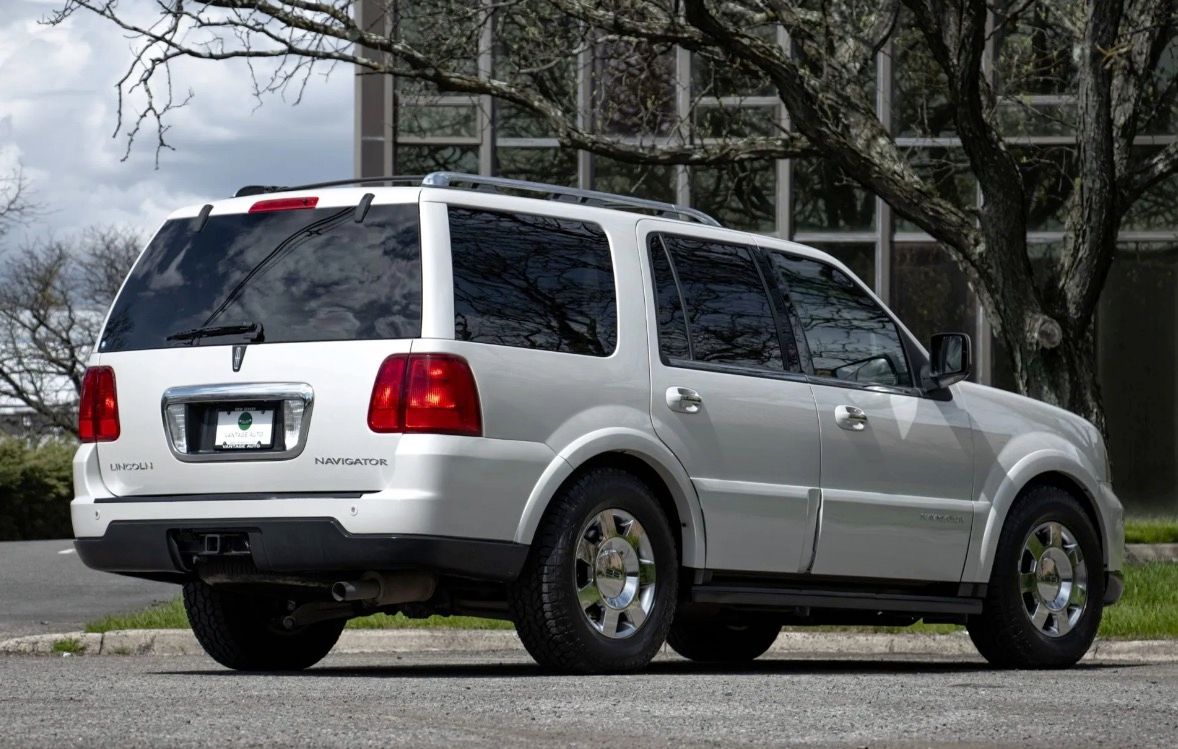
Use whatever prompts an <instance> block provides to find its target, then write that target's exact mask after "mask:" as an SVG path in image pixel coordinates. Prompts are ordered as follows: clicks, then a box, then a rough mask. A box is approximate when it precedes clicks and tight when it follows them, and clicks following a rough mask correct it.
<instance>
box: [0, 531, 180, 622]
mask: <svg viewBox="0 0 1178 749" xmlns="http://www.w3.org/2000/svg"><path fill="white" fill-rule="evenodd" d="M179 591H180V589H179V588H178V587H176V586H175V585H168V584H166V583H153V582H148V581H146V580H137V579H135V578H131V577H123V576H121V575H112V574H110V573H107V572H97V571H95V570H92V569H90V568H89V567H87V566H86V565H84V564H82V562H81V560H80V559H78V555H77V554H76V553H74V542H73V541H72V540H70V539H62V540H60V541H6V542H3V543H0V639H4V638H6V637H14V636H17V635H29V634H40V633H45V632H69V631H76V630H79V629H81V628H82V626H83V625H84V624H85V623H86V622H88V621H92V620H94V619H97V618H98V617H101V616H104V615H106V614H117V613H123V612H127V611H135V610H136V609H141V608H143V607H144V606H147V605H149V604H151V603H154V602H156V601H167V600H170V599H172V598H174V597H175V596H176V594H177V593H179Z"/></svg>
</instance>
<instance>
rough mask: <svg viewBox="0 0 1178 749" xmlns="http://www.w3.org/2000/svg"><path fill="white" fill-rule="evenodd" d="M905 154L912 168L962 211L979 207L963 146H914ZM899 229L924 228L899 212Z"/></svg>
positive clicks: (897, 215)
mask: <svg viewBox="0 0 1178 749" xmlns="http://www.w3.org/2000/svg"><path fill="white" fill-rule="evenodd" d="M906 156H907V158H908V164H909V165H910V166H911V167H912V168H913V170H914V171H915V172H916V173H917V174H918V175H920V176H921V178H922V179H924V180H925V181H926V182H928V183H929V184H930V185H931V186H932V188H933V189H934V190H935V191H936V193H937V194H938V195H940V196H941V197H942V198H944V199H946V200H948V201H949V202H950V203H952V204H953V205H955V206H957V207H958V208H961V209H963V210H967V211H972V210H975V209H976V208H977V182H976V180H975V179H974V177H973V172H972V171H971V170H970V166H969V160H968V159H967V158H966V156H965V153H964V152H963V151H962V150H961V149H960V148H913V149H910V150H909V151H908V152H907V154H906ZM896 231H923V230H922V229H921V228H920V227H919V226H917V225H916V224H914V223H912V222H911V221H909V220H908V219H906V218H904V217H903V216H901V215H899V214H896Z"/></svg>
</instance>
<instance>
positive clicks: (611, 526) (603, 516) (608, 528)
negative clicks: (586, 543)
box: [597, 510, 618, 539]
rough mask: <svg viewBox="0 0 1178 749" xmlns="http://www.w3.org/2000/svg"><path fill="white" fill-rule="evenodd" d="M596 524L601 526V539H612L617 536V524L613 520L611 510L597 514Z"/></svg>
mask: <svg viewBox="0 0 1178 749" xmlns="http://www.w3.org/2000/svg"><path fill="white" fill-rule="evenodd" d="M597 524H598V525H599V526H601V537H602V538H603V539H606V538H613V537H614V536H617V535H618V523H617V520H616V519H615V518H614V513H613V511H612V510H605V511H604V512H601V513H598V515H597Z"/></svg>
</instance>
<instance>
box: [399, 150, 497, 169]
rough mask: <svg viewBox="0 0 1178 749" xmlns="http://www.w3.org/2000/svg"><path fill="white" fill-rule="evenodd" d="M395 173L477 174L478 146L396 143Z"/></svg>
mask: <svg viewBox="0 0 1178 749" xmlns="http://www.w3.org/2000/svg"><path fill="white" fill-rule="evenodd" d="M393 163H394V165H395V167H396V172H397V174H428V173H429V172H467V173H473V174H478V171H479V148H478V146H445V145H441V146H406V145H400V144H398V145H397V152H396V155H395V157H394V162H393Z"/></svg>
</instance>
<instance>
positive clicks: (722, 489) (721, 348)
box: [638, 221, 819, 572]
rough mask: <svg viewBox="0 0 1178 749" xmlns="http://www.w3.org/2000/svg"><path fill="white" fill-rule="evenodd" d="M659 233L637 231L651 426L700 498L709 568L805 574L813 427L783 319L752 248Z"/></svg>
mask: <svg viewBox="0 0 1178 749" xmlns="http://www.w3.org/2000/svg"><path fill="white" fill-rule="evenodd" d="M665 226H668V224H664V223H661V222H657V221H643V222H640V224H639V229H638V231H639V242H640V246H641V247H642V248H643V249H644V252H645V254H646V258H647V260H648V264H646V267H647V268H649V270H650V272H651V276H652V281H653V283H652V284H651V283H648V286H647V288H653V290H654V299H653V300H652V301H653V304H651V312H650V315H651V323H650V327H651V329H652V330H651V333H652V340H654V341H657V345H655V346H652V350H651V393H652V395H651V418H652V421H653V422H654V428H655V431H656V432H657V433H658V435H659V437H660V438H661V439H662V440H663V441H664V442H665V443H666V444H667V445H668V446H669V447H670V449H671V450H672V451H673V452H674V453H675V455H676V456H677V457H678V458H679V460H680V461H681V462H682V463H683V466H684V467H685V468H686V470H687V473H688V475H689V476H690V477H691V480H692V482H693V483H694V485H695V488H696V491H697V493H698V495H699V499H700V505H701V507H702V510H703V515H704V523H705V525H706V528H707V566H708V568H709V569H715V570H751V571H758V572H799V571H803V570H804V569H805V567H806V566H808V565H809V563H810V560H811V557H812V551H813V541H814V527H815V523H816V522H817V510H818V489H817V487H818V466H819V454H818V447H819V437H818V417H817V413H816V411H815V407H814V399H813V396H812V394H811V392H810V385H809V384H808V383H807V382H806V380H805V377H804V375H803V373H802V372H801V369H800V365H799V359H798V354H797V349H796V345H795V344H794V338H793V335H792V332H791V331H790V330H789V329H788V322H787V321H786V319H785V316H784V314H783V312H784V311H783V310H782V309H780V308H779V307H778V306H776V305H775V303H774V302H773V301H772V300H771V296H770V294H769V293H768V291H767V284H766V278H765V273H764V266H763V262H762V261H761V260H760V258H759V252H758V250H757V248H756V247H754V246H750V245H742V244H739V243H735V242H732V241H730V240H726V238H725V237H724V233H723V232H720V231H717V232H715V234H716V239H708V238H706V236H707V230H702V231H701V230H696V231H697V232H698V233H697V234H695V235H693V236H692V237H685V236H678V235H675V234H671V233H667V232H663V231H659V229H661V228H663V227H665ZM670 226H673V224H672V225H670ZM700 234H703V236H700Z"/></svg>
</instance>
